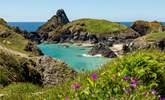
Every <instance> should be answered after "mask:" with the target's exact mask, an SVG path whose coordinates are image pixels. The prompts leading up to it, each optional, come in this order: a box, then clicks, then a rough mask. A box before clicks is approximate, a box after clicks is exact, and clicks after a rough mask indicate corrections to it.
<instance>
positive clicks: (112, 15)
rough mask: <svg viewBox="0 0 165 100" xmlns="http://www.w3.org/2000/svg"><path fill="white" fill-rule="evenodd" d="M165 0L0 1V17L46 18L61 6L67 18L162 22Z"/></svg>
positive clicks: (20, 19)
mask: <svg viewBox="0 0 165 100" xmlns="http://www.w3.org/2000/svg"><path fill="white" fill-rule="evenodd" d="M164 5H165V0H1V1H0V17H2V18H4V19H5V20H7V21H10V22H11V21H12V22H17V21H19V22H20V21H31V22H32V21H47V20H48V19H49V18H50V17H51V16H53V15H54V14H55V13H56V10H58V9H60V8H63V9H64V10H65V12H66V13H67V16H68V17H69V19H70V20H75V19H79V18H99V19H107V20H111V21H134V20H138V19H142V20H149V21H152V20H158V21H165V12H164V11H165V6H164Z"/></svg>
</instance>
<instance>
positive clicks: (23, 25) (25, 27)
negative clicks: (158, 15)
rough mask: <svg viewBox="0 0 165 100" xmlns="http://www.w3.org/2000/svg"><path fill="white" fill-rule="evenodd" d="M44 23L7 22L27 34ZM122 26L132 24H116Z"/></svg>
mask: <svg viewBox="0 0 165 100" xmlns="http://www.w3.org/2000/svg"><path fill="white" fill-rule="evenodd" d="M44 23H45V22H8V24H9V25H10V26H13V27H19V28H20V29H22V30H25V31H28V32H35V31H36V30H37V29H38V28H39V27H40V26H42V25H43V24H44ZM117 23H121V24H124V25H126V26H128V27H130V26H131V25H132V24H133V22H117ZM161 23H162V24H163V25H165V22H161Z"/></svg>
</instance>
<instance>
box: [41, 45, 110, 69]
mask: <svg viewBox="0 0 165 100" xmlns="http://www.w3.org/2000/svg"><path fill="white" fill-rule="evenodd" d="M38 47H39V48H40V49H41V50H42V52H43V53H44V54H45V55H48V56H51V57H53V58H56V59H59V60H62V61H64V62H65V63H66V64H68V65H69V66H70V67H71V68H72V69H74V70H75V71H78V72H80V71H90V70H94V69H97V68H99V67H100V65H102V64H105V63H106V62H108V61H109V60H110V59H109V58H105V57H101V56H100V55H97V56H89V55H87V52H88V51H89V50H90V49H91V48H87V47H78V46H74V45H69V47H66V46H64V45H62V44H40V45H38Z"/></svg>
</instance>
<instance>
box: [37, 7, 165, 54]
mask: <svg viewBox="0 0 165 100" xmlns="http://www.w3.org/2000/svg"><path fill="white" fill-rule="evenodd" d="M84 20H89V21H90V19H82V20H81V21H80V22H78V21H77V22H76V21H73V22H70V21H69V20H68V17H67V16H66V14H65V12H64V10H62V9H60V10H58V11H57V13H56V15H55V16H53V17H52V18H51V19H50V20H48V22H47V23H45V24H44V25H43V26H41V27H40V28H39V29H38V30H37V31H36V33H37V34H38V35H39V36H40V38H41V39H40V40H41V41H46V42H48V43H77V44H78V45H79V46H82V45H89V46H93V49H92V50H91V52H90V53H89V54H92V55H94V54H98V53H101V54H102V55H104V56H105V57H111V56H107V52H113V54H116V55H122V54H124V53H126V52H130V51H132V50H135V49H136V48H142V47H136V46H133V44H135V43H134V42H135V40H136V39H137V38H140V37H142V36H144V35H146V34H150V33H153V32H163V31H164V26H163V25H161V23H160V22H157V21H153V22H147V21H141V20H139V21H136V22H134V23H133V25H132V26H131V27H130V28H129V27H127V28H125V29H124V30H120V31H114V32H107V33H106V32H103V33H92V32H89V31H87V30H85V29H83V27H85V26H86V23H85V22H84V23H83V21H84ZM98 21H99V20H98ZM75 23H76V24H75ZM118 25H119V26H120V24H118ZM120 27H121V26H120ZM102 34H103V35H102ZM34 40H35V39H34ZM98 45H100V49H98V48H96V47H97V46H98ZM161 45H162V46H161V48H163V50H164V40H163V41H161ZM105 46H107V47H109V48H108V49H109V50H108V49H105V48H104V47H105ZM151 47H152V46H151ZM143 48H148V46H145V45H143ZM156 48H160V47H159V46H156ZM94 49H95V50H94ZM101 49H102V50H101ZM100 50H101V51H100ZM104 50H106V52H104ZM112 57H115V56H112Z"/></svg>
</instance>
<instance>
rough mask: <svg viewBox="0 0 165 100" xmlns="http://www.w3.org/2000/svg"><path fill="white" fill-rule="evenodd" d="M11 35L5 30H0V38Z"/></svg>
mask: <svg viewBox="0 0 165 100" xmlns="http://www.w3.org/2000/svg"><path fill="white" fill-rule="evenodd" d="M10 35H11V32H10V31H7V30H0V37H2V38H7V37H8V36H10Z"/></svg>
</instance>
